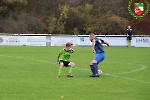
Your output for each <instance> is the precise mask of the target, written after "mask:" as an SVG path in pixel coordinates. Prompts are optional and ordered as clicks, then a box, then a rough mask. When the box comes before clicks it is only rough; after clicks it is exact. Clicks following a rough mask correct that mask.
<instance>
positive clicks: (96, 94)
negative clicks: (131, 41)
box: [0, 46, 150, 100]
mask: <svg viewBox="0 0 150 100" xmlns="http://www.w3.org/2000/svg"><path fill="white" fill-rule="evenodd" d="M61 48H62V47H28V46H16V47H14V46H0V100H150V48H134V47H133V48H126V47H104V49H105V51H106V59H105V60H104V61H103V62H102V63H100V64H99V69H101V70H102V71H103V75H102V76H101V77H99V78H90V77H88V76H89V75H91V72H90V68H89V62H90V61H91V60H92V58H93V56H94V54H93V53H92V52H91V47H74V49H75V53H74V54H72V57H71V61H73V62H75V63H76V68H75V69H74V70H73V75H74V77H73V78H70V77H66V75H67V74H68V71H69V68H64V69H63V72H62V74H61V77H60V78H56V76H57V72H58V68H59V67H58V63H57V62H56V58H57V54H58V52H59V50H60V49H61ZM62 96H63V97H62Z"/></svg>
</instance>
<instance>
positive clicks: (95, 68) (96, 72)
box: [93, 63, 98, 75]
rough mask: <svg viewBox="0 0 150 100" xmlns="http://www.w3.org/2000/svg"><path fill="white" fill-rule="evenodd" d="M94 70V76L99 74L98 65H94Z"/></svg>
mask: <svg viewBox="0 0 150 100" xmlns="http://www.w3.org/2000/svg"><path fill="white" fill-rule="evenodd" d="M93 68H94V71H95V72H94V75H96V74H98V66H97V63H93Z"/></svg>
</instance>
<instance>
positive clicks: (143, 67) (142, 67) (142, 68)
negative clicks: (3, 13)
mask: <svg viewBox="0 0 150 100" xmlns="http://www.w3.org/2000/svg"><path fill="white" fill-rule="evenodd" d="M136 65H139V66H141V68H139V69H134V70H132V71H129V72H123V73H114V74H128V73H133V72H137V71H140V70H144V69H145V68H146V66H144V65H141V64H136Z"/></svg>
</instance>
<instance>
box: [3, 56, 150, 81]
mask: <svg viewBox="0 0 150 100" xmlns="http://www.w3.org/2000/svg"><path fill="white" fill-rule="evenodd" d="M0 56H4V57H13V56H6V55H0ZM15 58H19V59H26V60H32V61H39V62H43V63H50V64H56V63H52V62H49V61H45V60H36V59H28V58H24V57H15ZM138 65H140V66H142V67H141V68H140V69H136V70H132V71H129V72H124V73H115V74H127V73H133V72H136V71H139V70H143V69H145V68H146V66H144V65H141V64H138ZM76 68H77V69H81V70H86V71H89V69H85V68H79V67H76ZM103 74H104V75H107V76H113V77H117V78H123V79H127V80H132V81H138V82H142V83H150V82H146V81H143V80H137V79H133V78H128V77H122V76H118V75H115V74H108V73H103Z"/></svg>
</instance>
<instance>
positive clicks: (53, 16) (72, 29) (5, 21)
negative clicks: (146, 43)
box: [0, 0, 150, 35]
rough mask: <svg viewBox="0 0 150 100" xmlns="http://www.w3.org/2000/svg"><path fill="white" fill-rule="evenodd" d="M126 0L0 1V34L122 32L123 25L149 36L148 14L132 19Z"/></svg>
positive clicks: (123, 29)
mask: <svg viewBox="0 0 150 100" xmlns="http://www.w3.org/2000/svg"><path fill="white" fill-rule="evenodd" d="M138 1H145V0H138ZM147 1H149V0H147ZM128 2H129V0H0V33H17V34H21V33H24V34H29V33H38V34H39V33H40V34H41V33H42V34H47V33H51V34H89V32H95V33H96V34H125V29H126V27H127V26H128V25H131V26H132V28H133V29H134V34H144V35H149V34H150V30H149V29H150V13H148V15H146V16H145V17H144V18H142V19H135V18H133V17H132V16H131V15H130V14H129V12H128V8H127V7H128ZM133 2H137V0H133Z"/></svg>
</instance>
